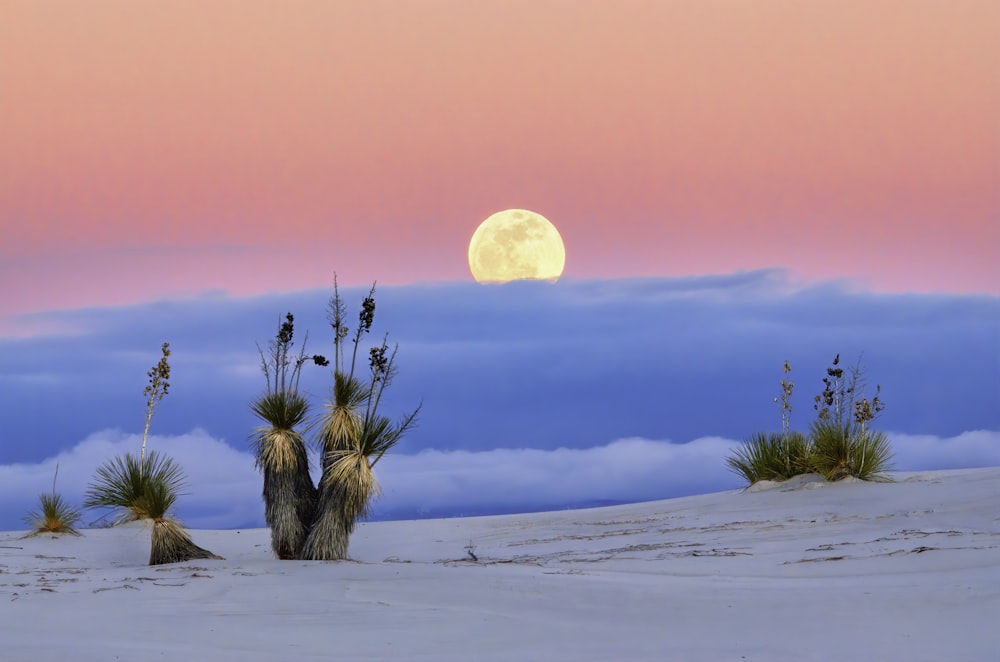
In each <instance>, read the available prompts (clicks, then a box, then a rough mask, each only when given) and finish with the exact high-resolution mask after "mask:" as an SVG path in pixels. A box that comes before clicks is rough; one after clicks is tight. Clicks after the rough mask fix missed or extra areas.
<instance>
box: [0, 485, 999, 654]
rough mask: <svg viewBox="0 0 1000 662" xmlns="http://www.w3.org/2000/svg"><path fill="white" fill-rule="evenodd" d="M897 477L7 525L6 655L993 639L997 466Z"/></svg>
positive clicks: (864, 647)
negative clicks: (284, 514) (306, 526)
mask: <svg viewBox="0 0 1000 662" xmlns="http://www.w3.org/2000/svg"><path fill="white" fill-rule="evenodd" d="M897 479H898V482H896V483H892V484H867V483H838V484H819V485H818V484H816V483H808V482H803V481H797V482H796V483H794V484H791V485H789V484H785V485H781V486H776V487H773V488H771V489H765V490H760V491H755V492H724V493H719V494H709V495H702V496H695V497H686V498H682V499H672V500H668V501H658V502H652V503H644V504H636V505H628V506H616V507H611V508H599V509H593V510H582V511H563V512H555V513H541V514H534V515H514V516H501V517H484V518H468V519H449V520H424V521H412V522H378V523H371V524H365V525H363V526H361V527H360V529H359V531H358V532H357V533H356V534H355V537H354V539H353V540H352V545H351V554H352V556H353V557H354V559H356V560H355V561H354V562H345V563H307V562H288V561H285V562H279V561H276V560H273V559H272V558H271V554H270V550H269V543H268V533H267V531H266V530H246V531H195V532H193V536H194V539H195V542H197V543H198V544H200V545H202V546H203V547H207V548H208V549H211V550H212V551H214V552H216V553H218V554H222V555H223V556H225V557H226V559H227V560H225V561H200V562H196V563H185V564H176V565H171V566H161V567H155V568H151V567H148V566H146V565H145V563H146V561H147V559H148V554H149V534H148V532H147V531H146V530H145V529H143V528H141V527H134V526H133V527H125V528H119V529H113V530H109V529H104V530H89V531H86V532H85V535H84V536H83V537H80V538H69V537H62V538H58V539H53V538H52V537H35V538H22V537H21V536H22V533H19V532H10V533H3V534H0V641H2V649H0V652H2V655H0V657H2V658H3V659H4V660H60V661H61V660H67V659H72V660H74V661H76V662H85V661H87V660H115V659H121V660H213V661H214V660H290V659H296V660H309V659H316V660H318V659H351V660H362V659H386V658H395V659H413V660H472V659H507V660H578V659H592V660H612V659H619V660H620V659H649V660H713V661H715V660H862V659H863V660H935V661H936V660H994V659H1000V626H998V622H1000V621H998V620H997V619H998V615H1000V468H989V469H972V470H960V471H939V472H927V473H920V474H901V475H899V476H897ZM817 485H818V486H817ZM470 542H471V544H472V545H474V553H475V554H476V555H477V556H478V558H479V561H478V562H473V561H471V560H468V557H467V552H466V547H467V546H468V545H469V544H470Z"/></svg>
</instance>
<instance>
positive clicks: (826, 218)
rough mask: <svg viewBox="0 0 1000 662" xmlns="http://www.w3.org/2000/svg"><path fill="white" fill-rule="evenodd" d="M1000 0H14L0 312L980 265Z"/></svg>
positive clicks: (2, 160) (1, 154)
mask: <svg viewBox="0 0 1000 662" xmlns="http://www.w3.org/2000/svg"><path fill="white" fill-rule="evenodd" d="M997 34H1000V3H997V2H995V1H993V0H983V1H980V2H975V1H969V0H964V1H963V0H955V1H952V2H939V1H931V2H921V1H919V0H900V1H887V0H865V1H861V0H858V1H856V2H843V1H842V0H836V1H829V2H827V1H823V0H813V1H810V2H801V1H799V0H789V1H781V0H768V1H763V0H762V1H761V2H745V1H743V0H697V1H690V0H678V1H673V2H672V1H670V0H649V1H647V2H640V1H636V0H624V1H619V2H605V1H603V0H595V1H590V2H588V1H585V0H560V1H555V0H523V1H519V0H503V1H496V0H478V1H477V2H467V1H465V0H421V1H419V2H405V1H402V0H399V1H394V2H389V1H381V2H379V1H367V2H340V1H315V2H309V1H294V2H287V3H284V2H283V3H279V2H259V1H256V0H253V1H248V0H232V1H229V2H219V1H203V0H191V1H175V2H164V3H153V2H133V1H131V0H116V1H108V0H94V1H93V2H86V3H82V2H77V1H76V0H65V1H47V0H23V1H22V0H5V1H4V2H3V3H2V4H0V224H2V234H0V293H2V296H0V317H2V316H8V315H12V314H17V313H22V312H31V311H40V310H48V309H53V308H63V307H78V306H87V305H94V304H118V303H130V302H136V301H143V300H148V299H152V298H157V297H162V296H168V295H170V296H173V295H178V294H184V295H187V294H196V293H199V292H202V291H206V290H214V291H218V290H224V291H227V292H230V293H233V294H253V293H258V292H265V291H272V290H288V289H297V288H304V287H322V286H327V285H328V284H329V283H330V282H331V280H332V276H333V272H334V271H335V270H336V271H337V272H338V274H339V275H340V278H341V280H342V282H346V283H361V282H366V281H370V280H372V279H378V280H379V281H380V282H382V283H387V284H388V283H407V282H414V281H428V280H455V279H462V280H465V279H470V278H471V276H470V275H469V272H468V267H467V265H466V262H465V259H466V246H467V242H468V240H469V238H470V237H471V235H472V233H473V232H474V231H475V229H476V226H477V225H478V223H479V222H480V221H481V220H483V219H484V218H486V217H487V216H488V215H489V214H491V213H492V212H494V211H497V210H500V209H504V208H509V207H522V208H528V209H533V210H536V211H538V212H541V213H542V214H544V215H546V216H547V217H548V218H549V219H550V220H551V221H552V222H553V223H555V225H556V226H557V227H558V228H559V230H560V231H561V232H562V234H563V238H564V241H565V244H566V251H567V267H566V276H567V277H572V278H605V277H620V276H641V275H664V276H685V275H697V274H706V273H722V272H732V271H735V270H740V269H756V268H763V267H787V268H789V269H791V270H792V271H793V273H795V274H797V275H798V276H799V277H802V278H805V279H807V280H817V279H827V278H848V279H853V280H856V281H858V282H859V283H860V284H861V285H862V286H867V287H872V288H874V289H879V290H905V291H910V290H912V291H945V292H988V293H992V294H1000V271H998V267H997V264H998V262H1000V189H998V186H1000V184H998V182H1000V120H998V119H997V118H1000V40H998V39H996V35H997Z"/></svg>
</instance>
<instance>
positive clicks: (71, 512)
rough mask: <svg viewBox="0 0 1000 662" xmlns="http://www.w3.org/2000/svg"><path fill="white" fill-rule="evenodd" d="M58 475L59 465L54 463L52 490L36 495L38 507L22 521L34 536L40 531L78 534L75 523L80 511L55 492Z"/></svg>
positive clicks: (77, 520)
mask: <svg viewBox="0 0 1000 662" xmlns="http://www.w3.org/2000/svg"><path fill="white" fill-rule="evenodd" d="M58 476H59V465H58V464H57V465H56V473H55V476H53V477H52V491H51V492H42V493H41V494H39V495H38V500H39V502H40V507H39V509H38V510H33V511H31V512H29V513H28V515H27V516H26V517H25V518H24V522H25V523H26V524H27V525H28V526H30V527H31V528H32V529H33V530H32V531H31V532H30V533H29V534H28V535H29V536H35V535H39V534H42V533H55V534H58V533H67V534H70V535H74V536H78V535H80V532H79V531H77V530H76V524H77V522H79V521H80V517H81V515H80V511H79V510H77V509H76V508H74V507H73V506H71V505H70V504H69V503H67V502H66V501H65V500H64V499H63V498H62V496H61V495H59V494H57V493H56V478H57V477H58Z"/></svg>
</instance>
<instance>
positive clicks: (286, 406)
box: [251, 313, 329, 559]
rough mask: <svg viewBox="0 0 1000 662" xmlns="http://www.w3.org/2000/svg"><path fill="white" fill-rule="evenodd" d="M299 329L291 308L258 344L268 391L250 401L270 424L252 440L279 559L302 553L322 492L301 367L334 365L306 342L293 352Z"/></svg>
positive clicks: (267, 516)
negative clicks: (312, 464)
mask: <svg viewBox="0 0 1000 662" xmlns="http://www.w3.org/2000/svg"><path fill="white" fill-rule="evenodd" d="M294 333H295V318H294V317H293V316H292V314H291V313H287V314H286V315H285V321H284V322H282V323H281V324H280V325H279V326H278V335H277V337H276V338H275V339H274V340H272V341H271V343H270V345H269V346H268V351H267V353H266V354H265V353H264V350H262V349H261V348H260V346H259V345H258V346H257V350H258V352H259V353H260V360H261V367H262V369H263V371H264V377H265V379H266V380H267V390H266V391H265V392H264V395H262V396H260V397H259V398H257V400H255V401H254V402H253V404H252V405H251V409H252V410H253V412H254V414H256V415H257V417H258V418H260V419H261V420H262V421H264V423H265V424H266V425H264V426H261V427H259V428H257V430H256V431H255V433H254V439H253V444H254V450H255V451H256V464H257V468H258V469H260V470H261V471H262V472H263V474H264V492H263V497H264V520H265V521H266V522H267V525H268V527H270V529H271V548H272V549H273V550H274V553H275V555H276V556H277V557H278V558H279V559H297V558H301V555H302V547H303V545H304V544H305V541H306V535H307V534H308V532H309V527H310V525H311V523H312V520H313V517H314V516H315V511H316V499H317V496H318V492H317V490H316V488H315V487H314V486H313V483H312V478H311V477H310V475H309V456H308V453H307V451H306V444H305V440H304V438H303V436H302V433H301V431H300V429H301V427H302V426H303V425H304V424H305V421H306V417H307V415H308V413H309V402H308V400H306V398H305V396H303V395H302V394H301V393H299V378H300V376H301V371H302V366H303V365H304V364H306V363H308V362H309V361H312V362H313V363H315V364H316V365H321V366H324V365H329V361H327V360H326V358H325V357H323V356H321V355H319V354H316V355H314V356H306V354H305V341H303V343H302V349H301V350H300V351H299V353H298V354H297V355H295V354H293V353H292V345H293V336H294ZM272 378H273V379H272Z"/></svg>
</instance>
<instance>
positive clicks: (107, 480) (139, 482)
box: [83, 343, 221, 565]
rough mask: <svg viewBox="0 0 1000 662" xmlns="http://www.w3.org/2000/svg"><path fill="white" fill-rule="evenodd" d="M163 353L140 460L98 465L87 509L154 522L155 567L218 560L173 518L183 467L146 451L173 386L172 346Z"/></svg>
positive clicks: (152, 377)
mask: <svg viewBox="0 0 1000 662" xmlns="http://www.w3.org/2000/svg"><path fill="white" fill-rule="evenodd" d="M161 350H162V352H163V356H162V358H161V359H160V361H159V362H158V363H157V364H156V365H155V366H153V368H152V369H151V370H150V371H149V372H148V373H147V375H148V377H149V384H148V385H147V386H146V388H145V390H144V391H143V394H144V395H145V396H146V423H145V426H144V428H143V433H142V450H141V451H140V454H139V456H138V457H136V456H135V455H133V454H131V453H125V455H124V457H115V458H112V459H111V460H108V461H107V462H106V463H104V464H103V465H102V466H101V467H99V468H98V469H97V478H96V479H95V480H94V482H93V483H91V484H90V485H89V486H88V487H87V492H86V495H85V500H84V503H83V505H84V507H86V508H111V509H113V511H114V512H115V514H116V518H115V522H114V523H115V524H123V523H125V522H132V521H137V520H149V521H151V523H152V527H153V530H152V547H151V550H150V555H149V564H150V565H159V564H161V563H175V562H178V561H188V560H191V559H208V558H214V559H218V558H221V557H219V556H216V555H215V554H213V553H212V552H209V551H208V550H206V549H202V548H201V547H198V546H197V545H195V544H194V543H193V542H192V541H191V538H190V536H188V534H187V532H186V531H185V529H184V527H183V526H182V525H181V524H180V522H179V521H178V520H177V519H176V518H174V517H173V516H172V515H171V514H170V511H171V509H172V508H173V505H174V503H175V502H176V501H177V497H178V495H179V494H180V490H181V489H182V487H183V485H184V475H183V472H182V471H181V468H180V466H179V465H177V463H176V462H174V461H173V459H171V458H170V457H168V456H166V455H161V454H158V453H156V452H155V451H150V452H148V453H147V452H146V439H147V436H148V434H149V425H150V422H151V421H152V418H153V412H154V410H155V408H156V405H157V404H158V403H159V402H160V401H161V400H162V399H163V396H164V395H166V393H167V390H168V388H169V386H170V384H169V378H170V364H169V362H168V359H169V357H170V345H169V343H163V346H162V348H161Z"/></svg>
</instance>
